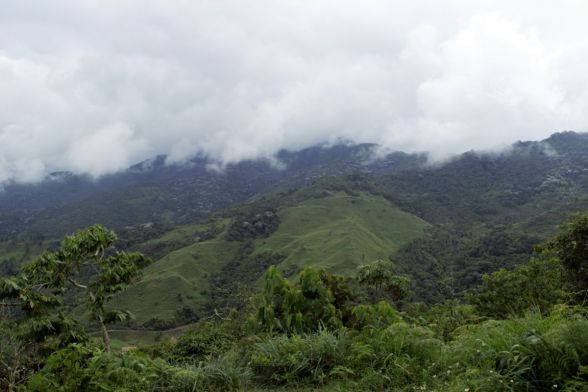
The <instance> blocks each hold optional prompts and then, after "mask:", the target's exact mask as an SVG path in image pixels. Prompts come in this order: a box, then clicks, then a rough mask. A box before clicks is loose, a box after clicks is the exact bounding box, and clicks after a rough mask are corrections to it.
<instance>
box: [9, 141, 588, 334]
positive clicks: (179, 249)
mask: <svg viewBox="0 0 588 392" xmlns="http://www.w3.org/2000/svg"><path fill="white" fill-rule="evenodd" d="M586 210H588V134H582V133H575V132H562V133H556V134H553V135H552V136H550V137H549V138H547V139H545V140H542V141H526V142H517V143H514V144H513V145H512V146H511V147H510V148H509V149H507V150H504V151H502V152H494V153H480V152H467V153H464V154H461V155H459V156H456V157H454V158H453V159H451V160H449V161H447V162H444V163H431V162H428V161H427V157H426V155H425V154H406V153H402V152H392V153H390V152H386V151H384V150H382V149H381V148H379V147H378V146H376V145H373V144H359V145H355V144H339V145H334V146H316V147H312V148H308V149H305V150H301V151H297V152H292V151H282V152H280V153H279V154H277V155H276V157H275V158H274V159H271V160H268V159H266V160H256V161H244V162H240V163H236V164H231V165H227V166H226V167H221V168H220V169H219V168H218V165H216V164H215V162H211V161H209V160H207V159H206V158H203V157H198V158H194V159H192V160H190V161H189V162H186V163H184V164H181V165H180V164H173V165H170V164H167V163H166V158H165V157H163V156H159V157H156V158H154V159H152V160H149V161H145V162H142V163H139V164H137V165H135V166H132V167H130V168H129V169H128V170H126V171H124V172H120V173H117V174H113V175H109V176H105V177H102V178H100V179H97V180H94V179H91V178H88V177H85V176H79V175H74V174H72V173H66V172H60V173H54V174H52V175H50V176H49V177H48V178H47V179H46V180H45V181H43V182H41V183H38V184H28V185H23V184H6V185H5V186H4V190H3V191H2V192H0V238H2V241H0V273H4V274H10V273H13V272H14V271H15V269H16V268H17V266H18V265H19V264H20V263H22V262H23V261H26V260H27V259H29V258H31V257H34V255H36V254H38V253H39V252H40V251H41V250H42V249H44V248H51V247H52V246H54V245H55V243H56V241H57V240H58V239H59V238H61V237H62V236H63V235H64V234H66V233H70V232H72V231H74V230H77V229H80V228H83V227H85V226H88V225H91V224H95V223H100V224H104V225H106V226H108V227H109V228H112V229H115V230H116V231H117V232H118V233H119V237H120V242H119V247H120V248H123V249H133V250H140V251H142V252H144V253H145V254H147V255H148V256H151V257H152V258H153V259H154V260H155V262H154V263H153V264H152V265H151V266H150V267H148V268H147V269H146V271H145V274H144V277H143V279H142V280H141V281H140V282H139V283H138V284H137V285H135V286H133V287H132V288H130V289H129V290H127V291H126V292H125V293H124V294H123V295H121V296H120V297H119V298H117V302H118V303H119V304H122V305H125V306H126V307H128V308H130V309H133V310H134V311H135V313H136V319H135V320H134V321H133V322H132V326H134V327H141V328H154V329H161V328H168V327H172V326H174V325H180V324H183V323H186V322H189V321H193V320H196V319H198V318H200V317H204V316H206V315H207V314H209V313H210V312H212V311H214V309H221V308H225V307H239V306H243V298H245V297H247V295H248V294H249V293H252V292H255V291H256V289H257V288H258V287H259V279H260V277H261V275H262V274H263V272H264V271H265V269H266V268H267V267H268V266H269V265H278V267H279V268H280V269H281V270H282V271H283V273H284V274H285V275H286V276H294V275H295V274H296V273H297V272H298V271H300V270H301V269H303V268H304V267H306V266H309V265H313V266H317V267H320V268H325V269H327V270H329V271H331V272H336V273H338V274H342V275H351V274H354V273H355V271H356V269H357V267H358V266H359V265H361V264H364V263H367V262H370V261H374V260H377V259H385V260H391V261H392V262H393V264H394V266H395V269H396V271H397V272H398V273H399V274H403V275H406V276H408V277H410V278H411V281H412V290H413V294H412V297H411V298H410V300H411V301H412V300H421V301H424V302H438V301H442V300H444V299H448V298H460V297H461V296H462V295H463V293H464V292H465V291H467V290H468V289H469V288H471V287H473V286H474V285H475V284H478V283H479V282H480V279H481V276H482V274H484V273H487V272H492V271H495V270H497V269H499V268H501V267H507V268H510V267H513V266H515V265H517V264H520V263H523V262H525V261H527V260H528V259H529V257H530V256H531V254H532V251H533V247H534V246H535V245H537V244H539V243H540V242H541V241H543V240H544V239H545V238H547V237H548V236H550V235H552V234H553V233H554V231H555V229H556V227H557V225H558V224H559V223H561V222H562V221H563V220H564V219H566V217H567V216H568V215H569V214H571V213H574V212H579V211H586Z"/></svg>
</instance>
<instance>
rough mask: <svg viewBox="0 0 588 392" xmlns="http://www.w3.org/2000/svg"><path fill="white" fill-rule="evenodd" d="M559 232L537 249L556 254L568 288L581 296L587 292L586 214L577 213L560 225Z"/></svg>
mask: <svg viewBox="0 0 588 392" xmlns="http://www.w3.org/2000/svg"><path fill="white" fill-rule="evenodd" d="M560 229H561V232H560V233H559V234H558V235H557V236H555V237H554V238H553V239H552V240H551V241H549V242H547V243H546V244H545V245H542V246H540V247H538V250H539V251H542V252H544V253H547V254H551V255H554V256H556V257H557V258H558V259H559V260H560V261H561V264H562V266H563V269H564V273H565V278H566V281H567V283H568V285H569V286H570V288H571V289H572V290H574V291H576V294H578V295H579V296H580V297H581V298H584V297H585V296H586V294H587V293H588V214H577V215H574V216H572V217H571V219H570V220H569V221H567V222H566V223H564V224H563V225H561V226H560Z"/></svg>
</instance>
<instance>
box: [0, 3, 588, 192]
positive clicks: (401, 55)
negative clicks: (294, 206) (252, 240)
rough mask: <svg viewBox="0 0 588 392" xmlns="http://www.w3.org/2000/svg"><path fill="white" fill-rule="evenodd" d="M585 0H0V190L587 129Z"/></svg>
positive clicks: (476, 145)
mask: <svg viewBox="0 0 588 392" xmlns="http://www.w3.org/2000/svg"><path fill="white" fill-rule="evenodd" d="M587 18H588V3H586V2H585V1H584V0H575V1H571V0H568V1H566V0H562V1H559V2H557V3H555V2H551V1H537V0H534V1H502V0H499V1H465V0H448V1H443V2H437V1H424V0H423V1H420V0H416V1H415V0H410V1H408V0H407V1H384V0H382V1H376V0H366V1H361V2H358V1H346V0H336V1H335V0H332V1H326V0H324V1H323V0H316V1H308V2H306V1H295V0H284V1H273V0H260V1H255V2H249V1H233V0H224V1H218V0H210V1H205V0H202V1H180V0H178V1H165V2H161V1H159V2H157V1H144V0H143V1H138V0H137V1H120V0H116V1H114V0H101V1H73V0H71V1H67V0H56V1H51V2H35V1H28V0H21V1H18V2H14V1H9V0H0V182H3V181H7V180H16V181H23V182H27V181H36V180H39V179H41V178H43V177H44V176H45V175H46V174H47V173H48V172H50V171H54V170H71V171H74V172H76V173H88V174H90V175H92V176H99V175H102V174H105V173H109V172H113V171H116V170H120V169H122V168H125V167H127V166H129V165H130V164H132V163H135V162H137V161H140V160H143V159H146V158H149V157H151V156H153V155H155V154H161V153H164V154H168V155H169V159H170V161H182V160H184V159H186V158H189V157H190V156H193V155H195V154H205V155H208V156H210V157H211V158H213V159H216V160H219V161H221V162H225V163H226V162H234V161H238V160H241V159H246V158H255V157H268V156H271V155H272V154H274V153H275V152H276V151H277V150H279V149H281V148H289V149H298V148H302V147H306V146H309V145H312V144H316V143H321V142H333V141H336V140H339V139H345V140H352V141H356V142H375V143H379V144H382V145H384V146H385V147H387V148H391V149H399V150H404V151H430V152H431V154H432V156H433V157H436V158H443V157H446V156H448V155H450V154H452V153H457V152H461V151H464V150H469V149H485V150H488V149H489V148H494V147H500V146H504V145H506V144H509V143H511V142H513V141H515V140H518V139H538V138H542V137H545V136H547V135H548V134H550V133H551V132H553V131H557V130H564V129H575V130H585V129H586V128H587V126H586V125H587V121H588V110H587V108H588V78H586V76H585V73H586V69H588V27H587V26H586V23H585V20H586V19H587Z"/></svg>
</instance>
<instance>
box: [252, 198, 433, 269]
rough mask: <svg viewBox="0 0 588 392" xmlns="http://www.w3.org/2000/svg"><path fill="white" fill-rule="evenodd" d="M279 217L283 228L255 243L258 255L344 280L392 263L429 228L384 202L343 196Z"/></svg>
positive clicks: (310, 203) (305, 205)
mask: <svg viewBox="0 0 588 392" xmlns="http://www.w3.org/2000/svg"><path fill="white" fill-rule="evenodd" d="M279 215H280V218H281V220H282V223H281V224H280V227H279V228H278V230H277V231H276V232H275V233H274V234H273V235H272V236H270V237H269V238H266V239H262V240H258V241H256V250H257V252H263V251H267V250H273V251H274V252H278V253H281V254H284V255H286V259H285V260H284V262H283V266H284V267H291V266H294V265H296V266H298V267H300V268H304V267H306V266H309V265H312V266H316V267H318V268H326V269H328V270H329V271H331V272H335V273H341V274H349V273H353V272H354V270H355V268H356V267H357V266H358V265H360V264H363V263H367V262H371V261H374V260H376V259H387V258H388V257H389V256H390V255H391V254H393V253H394V252H395V251H396V250H397V249H399V248H400V247H401V246H402V245H405V244H407V243H408V242H410V241H412V240H414V239H416V238H418V237H420V236H421V235H422V234H423V231H424V230H425V229H426V228H427V227H429V226H430V225H429V224H428V223H427V222H425V221H423V220H422V219H420V218H418V217H416V216H414V215H411V214H409V213H406V212H404V211H401V210H399V209H398V208H396V207H395V206H393V205H392V204H390V203H389V202H388V201H386V200H385V199H384V198H382V197H379V196H372V195H367V194H360V195H359V196H349V195H347V194H345V193H342V192H340V193H336V194H334V195H332V196H329V197H325V198H321V199H311V200H307V201H305V202H303V203H300V204H299V205H297V206H295V207H290V208H286V209H284V210H282V211H280V212H279Z"/></svg>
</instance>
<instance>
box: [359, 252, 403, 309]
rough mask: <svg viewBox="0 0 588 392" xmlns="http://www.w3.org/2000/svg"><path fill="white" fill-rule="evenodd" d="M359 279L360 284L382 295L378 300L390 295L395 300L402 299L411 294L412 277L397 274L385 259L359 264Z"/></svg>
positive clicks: (377, 294) (379, 295)
mask: <svg viewBox="0 0 588 392" xmlns="http://www.w3.org/2000/svg"><path fill="white" fill-rule="evenodd" d="M357 280H358V282H359V284H360V285H362V286H364V287H368V288H371V289H373V290H374V291H375V295H376V296H378V297H380V298H377V299H378V300H379V299H382V297H384V296H386V295H390V296H391V297H392V299H393V300H394V301H400V300H401V299H403V298H405V297H406V296H408V295H409V294H410V288H409V286H410V279H408V278H407V277H404V276H400V275H395V274H394V273H393V272H392V269H391V265H390V263H386V262H385V261H383V260H376V261H375V262H373V263H370V264H364V265H361V266H359V270H358V274H357Z"/></svg>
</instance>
